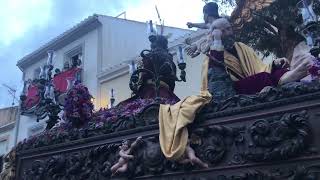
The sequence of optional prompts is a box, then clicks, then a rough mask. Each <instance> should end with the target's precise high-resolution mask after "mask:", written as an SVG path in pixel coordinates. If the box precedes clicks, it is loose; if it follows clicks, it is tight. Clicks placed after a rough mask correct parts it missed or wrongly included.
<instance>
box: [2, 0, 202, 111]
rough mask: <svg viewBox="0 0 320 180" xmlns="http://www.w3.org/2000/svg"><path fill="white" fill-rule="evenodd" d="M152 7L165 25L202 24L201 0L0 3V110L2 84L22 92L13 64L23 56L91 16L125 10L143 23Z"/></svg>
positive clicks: (4, 97)
mask: <svg viewBox="0 0 320 180" xmlns="http://www.w3.org/2000/svg"><path fill="white" fill-rule="evenodd" d="M155 5H157V7H158V10H159V11H160V15H161V16H162V19H164V21H165V24H166V25H169V26H176V27H181V28H186V25H185V24H186V22H188V21H191V22H192V21H193V22H199V21H200V22H201V21H202V7H203V5H204V3H203V2H202V0H0V29H1V31H0V108H1V107H6V106H10V104H11V101H12V98H11V97H10V96H9V93H8V92H7V89H6V88H5V87H4V86H3V85H2V84H7V85H9V86H11V87H13V88H16V89H18V90H21V89H22V87H21V86H22V81H21V79H22V73H21V72H20V70H19V69H18V68H17V67H16V63H17V61H18V60H19V59H20V58H22V57H23V56H24V55H26V54H28V53H30V52H32V51H33V50H35V49H37V48H38V47H39V46H40V45H43V44H44V43H46V42H48V41H49V40H50V39H52V38H54V37H56V36H57V35H59V34H61V33H62V32H64V31H65V30H67V29H69V28H71V27H72V26H73V25H75V24H76V23H78V22H80V21H81V20H83V19H84V18H86V17H87V16H90V15H92V14H94V13H97V14H104V15H109V16H117V15H118V14H120V13H121V12H123V11H126V14H127V19H132V20H138V21H143V22H145V21H147V20H148V19H156V17H157V16H156V11H155ZM18 96H19V93H18V94H17V97H18Z"/></svg>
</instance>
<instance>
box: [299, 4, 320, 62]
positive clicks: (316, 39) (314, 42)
mask: <svg viewBox="0 0 320 180" xmlns="http://www.w3.org/2000/svg"><path fill="white" fill-rule="evenodd" d="M297 7H298V9H299V12H300V14H301V16H302V20H303V23H302V24H301V25H300V27H299V28H298V32H299V33H300V34H301V35H303V36H304V38H305V39H306V42H307V45H308V46H309V47H310V48H311V50H310V53H311V54H312V55H313V56H315V57H318V56H319V54H320V48H319V47H320V22H319V17H318V16H317V15H316V14H315V13H314V10H313V0H301V1H299V2H298V4H297Z"/></svg>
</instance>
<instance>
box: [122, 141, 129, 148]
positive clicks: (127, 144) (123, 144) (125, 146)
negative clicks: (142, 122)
mask: <svg viewBox="0 0 320 180" xmlns="http://www.w3.org/2000/svg"><path fill="white" fill-rule="evenodd" d="M121 149H123V150H127V149H129V142H128V141H124V142H123V143H122V145H121Z"/></svg>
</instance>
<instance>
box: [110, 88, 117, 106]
mask: <svg viewBox="0 0 320 180" xmlns="http://www.w3.org/2000/svg"><path fill="white" fill-rule="evenodd" d="M109 93H110V94H109V95H110V108H113V107H114V103H115V101H116V99H115V98H114V89H113V88H112V89H111V90H110V92H109Z"/></svg>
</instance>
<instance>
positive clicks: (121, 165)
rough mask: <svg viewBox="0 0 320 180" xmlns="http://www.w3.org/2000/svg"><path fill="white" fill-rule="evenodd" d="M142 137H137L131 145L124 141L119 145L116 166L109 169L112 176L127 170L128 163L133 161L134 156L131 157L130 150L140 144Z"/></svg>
mask: <svg viewBox="0 0 320 180" xmlns="http://www.w3.org/2000/svg"><path fill="white" fill-rule="evenodd" d="M141 140H142V137H141V136H139V137H138V138H137V139H136V140H135V141H134V142H133V143H132V144H131V145H130V141H129V140H124V141H123V142H122V144H121V146H120V147H119V148H120V151H119V156H120V158H119V160H118V162H117V163H116V164H114V165H113V166H112V167H111V172H112V176H114V175H115V174H117V173H119V172H120V173H124V172H126V171H127V170H128V162H129V160H131V159H134V156H133V155H131V153H132V150H133V149H134V148H135V147H136V146H137V145H138V143H139V142H141Z"/></svg>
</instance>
